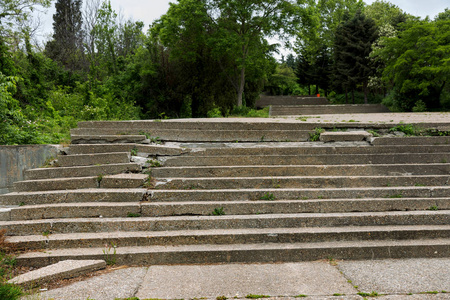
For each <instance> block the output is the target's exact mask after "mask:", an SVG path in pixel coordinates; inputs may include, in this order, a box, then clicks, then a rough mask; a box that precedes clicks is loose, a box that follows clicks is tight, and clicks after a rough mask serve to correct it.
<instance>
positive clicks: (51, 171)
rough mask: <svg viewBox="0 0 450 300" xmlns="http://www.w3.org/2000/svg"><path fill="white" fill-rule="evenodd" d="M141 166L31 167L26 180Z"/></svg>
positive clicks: (123, 170)
mask: <svg viewBox="0 0 450 300" xmlns="http://www.w3.org/2000/svg"><path fill="white" fill-rule="evenodd" d="M140 171H141V166H140V165H138V164H135V163H126V164H110V165H100V166H80V167H59V168H41V169H31V170H26V171H25V172H24V177H25V179H26V180H36V179H50V178H63V177H66V178H68V177H88V176H100V175H102V176H103V175H115V174H121V173H130V172H134V173H137V172H140Z"/></svg>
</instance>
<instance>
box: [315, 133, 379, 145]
mask: <svg viewBox="0 0 450 300" xmlns="http://www.w3.org/2000/svg"><path fill="white" fill-rule="evenodd" d="M371 136H372V134H370V133H368V132H367V131H350V132H340V131H336V132H333V131H330V132H324V133H321V134H320V141H321V142H325V143H328V142H347V141H349V142H358V141H364V140H366V139H368V138H369V137H371Z"/></svg>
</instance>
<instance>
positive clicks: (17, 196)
mask: <svg viewBox="0 0 450 300" xmlns="http://www.w3.org/2000/svg"><path fill="white" fill-rule="evenodd" d="M147 198H148V190H147V189H80V190H65V191H45V192H21V193H10V194H6V195H0V204H1V205H22V206H23V205H40V204H52V203H83V202H139V201H145V200H146V199H147Z"/></svg>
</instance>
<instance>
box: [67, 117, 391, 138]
mask: <svg viewBox="0 0 450 300" xmlns="http://www.w3.org/2000/svg"><path fill="white" fill-rule="evenodd" d="M390 126H394V125H392V124H390ZM315 127H317V124H312V123H307V122H301V121H298V120H285V121H281V122H280V121H279V120H271V119H266V118H261V119H238V118H226V119H220V120H218V119H215V120H214V119H197V120H192V121H189V122H183V121H182V120H162V121H160V122H159V121H152V120H143V121H87V122H79V123H78V128H75V129H72V131H71V132H72V133H75V134H79V133H83V134H85V133H87V134H95V133H96V132H97V133H98V132H106V131H104V130H107V131H108V132H109V133H113V132H114V133H115V134H138V133H139V132H145V133H147V134H150V135H151V136H155V135H153V131H156V130H175V129H181V130H195V131H200V130H230V131H232V130H312V129H314V128H315ZM85 129H87V130H91V131H84V130H85ZM94 130H97V131H96V132H95V131H94Z"/></svg>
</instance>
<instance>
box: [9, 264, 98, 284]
mask: <svg viewBox="0 0 450 300" xmlns="http://www.w3.org/2000/svg"><path fill="white" fill-rule="evenodd" d="M105 268H106V262H105V261H104V260H102V259H99V260H65V261H60V262H58V263H56V264H53V265H49V266H46V267H44V268H41V269H39V270H33V271H30V272H28V273H25V274H22V275H20V276H18V277H15V278H13V279H11V280H9V281H8V283H12V284H16V285H20V286H23V287H25V288H33V287H39V286H41V285H42V284H45V283H48V282H50V281H54V280H61V279H68V278H73V277H78V276H80V275H83V274H86V273H92V272H94V271H97V270H101V269H105Z"/></svg>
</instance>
